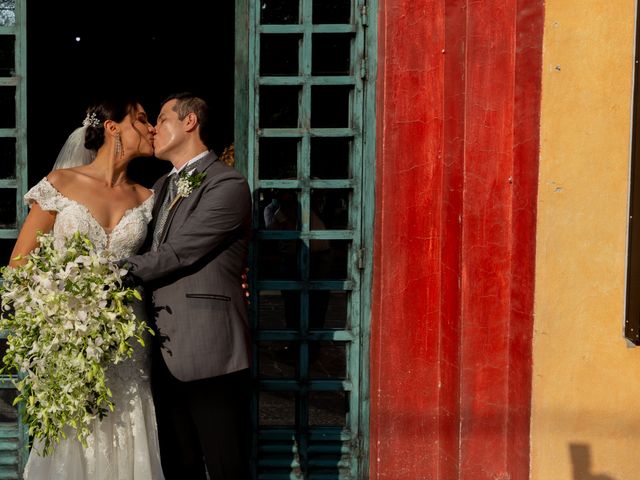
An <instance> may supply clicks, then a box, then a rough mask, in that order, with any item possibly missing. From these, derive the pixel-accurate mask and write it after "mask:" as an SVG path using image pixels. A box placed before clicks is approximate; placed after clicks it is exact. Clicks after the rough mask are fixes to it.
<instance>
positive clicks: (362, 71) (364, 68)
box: [360, 57, 368, 80]
mask: <svg viewBox="0 0 640 480" xmlns="http://www.w3.org/2000/svg"><path fill="white" fill-rule="evenodd" d="M367 73H368V71H367V57H362V58H361V59H360V78H362V79H363V80H364V79H365V78H367Z"/></svg>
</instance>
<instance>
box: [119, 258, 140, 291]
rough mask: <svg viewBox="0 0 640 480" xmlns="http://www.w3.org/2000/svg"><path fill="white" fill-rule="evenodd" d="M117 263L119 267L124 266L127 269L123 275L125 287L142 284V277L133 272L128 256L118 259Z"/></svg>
mask: <svg viewBox="0 0 640 480" xmlns="http://www.w3.org/2000/svg"><path fill="white" fill-rule="evenodd" d="M115 263H116V265H117V266H118V268H123V269H125V270H126V271H127V273H126V274H125V276H124V277H122V285H123V286H124V287H125V288H135V287H138V286H140V285H141V284H142V282H141V281H140V279H139V278H138V277H136V276H135V275H134V274H133V273H131V264H130V263H129V262H127V259H126V258H123V259H122V260H117V261H116V262H115Z"/></svg>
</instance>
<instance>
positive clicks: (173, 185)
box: [151, 173, 178, 252]
mask: <svg viewBox="0 0 640 480" xmlns="http://www.w3.org/2000/svg"><path fill="white" fill-rule="evenodd" d="M168 182H169V183H168V184H167V193H166V195H165V196H164V200H163V202H162V206H161V207H160V210H159V211H158V220H157V221H156V225H155V229H154V230H153V242H152V243H151V251H154V252H155V251H156V250H157V249H158V245H160V238H161V237H162V234H163V232H164V226H165V224H166V223H167V218H168V217H169V206H170V205H171V203H172V202H173V199H174V198H175V197H176V193H177V191H178V174H176V173H174V174H172V175H170V176H169V180H168Z"/></svg>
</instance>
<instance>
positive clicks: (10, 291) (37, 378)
mask: <svg viewBox="0 0 640 480" xmlns="http://www.w3.org/2000/svg"><path fill="white" fill-rule="evenodd" d="M38 242H39V244H40V246H39V247H38V248H36V249H35V250H34V251H33V252H31V254H29V255H28V257H27V262H26V263H25V264H24V265H22V266H20V267H17V268H7V267H5V268H3V269H2V278H3V284H2V286H1V287H0V293H1V294H2V300H1V304H0V307H1V308H0V312H2V317H1V318H0V329H2V330H8V331H10V332H11V334H10V335H9V336H8V339H7V351H6V354H5V356H4V359H3V363H4V366H3V367H2V369H0V373H5V374H6V373H7V372H13V373H15V371H16V370H18V371H20V373H21V375H20V376H19V377H18V379H17V380H16V381H15V382H14V383H15V385H16V388H17V389H18V396H17V398H16V402H18V401H23V402H24V406H25V408H24V420H25V423H26V424H27V425H28V427H29V435H31V436H33V437H34V438H36V439H39V440H41V441H43V445H44V453H45V454H47V453H50V452H51V451H52V449H53V446H54V445H55V444H56V443H57V442H58V441H60V439H61V438H64V432H63V429H65V428H66V427H68V426H72V427H74V428H75V430H76V436H77V437H78V439H79V440H80V441H81V442H83V443H84V442H85V440H86V437H87V435H88V434H89V433H90V426H91V424H92V422H93V421H94V419H95V418H101V417H102V416H104V415H107V414H108V413H109V412H110V411H113V407H114V406H113V402H112V401H111V391H110V390H109V386H108V382H107V381H106V380H107V378H106V376H105V371H106V369H107V368H108V366H109V365H111V364H115V363H118V362H119V361H121V360H124V359H125V358H128V357H130V356H131V355H132V354H133V346H132V345H131V343H130V342H131V341H132V340H137V341H138V342H140V343H142V344H143V341H142V335H143V333H144V332H145V331H149V329H148V327H147V326H146V324H145V323H144V322H142V321H139V320H138V319H137V318H136V316H135V314H134V313H133V307H132V302H133V301H134V299H136V298H137V299H140V294H139V293H138V292H137V291H136V290H134V289H131V288H125V287H124V286H123V283H122V277H123V275H125V274H126V273H127V271H126V270H124V269H120V268H119V267H117V266H116V265H115V264H114V263H113V259H112V258H111V256H110V254H109V253H108V252H105V251H100V252H98V251H96V249H95V248H94V246H93V244H92V243H91V241H90V240H89V239H88V238H87V237H86V236H84V235H81V234H80V233H76V234H75V235H74V236H73V237H71V238H69V239H67V241H66V243H61V242H60V241H59V239H57V240H55V241H54V239H53V236H51V235H50V234H45V235H40V236H39V237H38Z"/></svg>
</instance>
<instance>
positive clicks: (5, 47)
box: [0, 0, 27, 479]
mask: <svg viewBox="0 0 640 480" xmlns="http://www.w3.org/2000/svg"><path fill="white" fill-rule="evenodd" d="M25 38H26V1H25V0H0V245H1V248H0V252H2V253H3V255H4V256H5V258H3V259H2V264H6V262H7V261H8V259H9V254H10V252H11V250H12V247H13V243H14V242H15V239H16V237H17V234H18V229H19V226H20V225H21V224H22V221H23V220H24V218H25V217H26V214H27V209H26V206H25V205H24V204H23V202H22V197H23V195H24V194H25V192H26V188H27V161H26V159H27V151H26V150H27V141H26V140H27V136H26V92H25V87H26V85H25V79H26V66H25V61H26V45H25V43H26V42H25ZM5 349H6V332H0V358H1V357H2V356H3V355H4V351H5ZM11 380H12V376H11V375H3V376H0V478H6V479H18V478H22V469H23V468H24V464H25V462H26V458H27V449H26V448H27V435H26V430H25V428H24V426H23V425H22V422H21V420H20V413H21V412H20V410H21V407H20V406H19V405H18V406H14V405H13V400H14V399H15V397H16V390H15V389H14V387H13V384H12V382H11Z"/></svg>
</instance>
